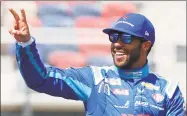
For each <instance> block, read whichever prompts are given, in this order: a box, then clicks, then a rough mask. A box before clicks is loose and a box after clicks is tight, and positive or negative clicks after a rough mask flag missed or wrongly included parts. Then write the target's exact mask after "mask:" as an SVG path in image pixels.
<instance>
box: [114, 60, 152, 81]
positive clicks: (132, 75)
mask: <svg viewBox="0 0 187 116" xmlns="http://www.w3.org/2000/svg"><path fill="white" fill-rule="evenodd" d="M114 70H115V72H116V73H117V74H118V75H119V76H120V77H121V78H124V79H142V78H144V77H146V76H147V75H148V74H149V66H148V63H146V64H145V65H144V66H143V67H141V68H136V69H129V70H125V69H121V68H118V67H116V66H114Z"/></svg>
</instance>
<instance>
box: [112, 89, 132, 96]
mask: <svg viewBox="0 0 187 116" xmlns="http://www.w3.org/2000/svg"><path fill="white" fill-rule="evenodd" d="M112 92H113V94H116V95H129V90H128V89H113V90H112Z"/></svg>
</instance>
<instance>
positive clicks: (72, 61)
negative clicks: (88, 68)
mask: <svg viewBox="0 0 187 116" xmlns="http://www.w3.org/2000/svg"><path fill="white" fill-rule="evenodd" d="M48 62H49V64H51V65H53V66H56V67H58V68H67V67H82V66H85V65H86V59H85V57H84V56H82V55H81V54H79V53H76V52H70V51H68V52H65V51H54V52H52V53H50V54H49V57H48Z"/></svg>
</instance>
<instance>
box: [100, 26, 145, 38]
mask: <svg viewBox="0 0 187 116" xmlns="http://www.w3.org/2000/svg"><path fill="white" fill-rule="evenodd" d="M111 31H119V32H123V33H127V34H130V35H134V36H136V37H142V36H141V35H138V34H136V33H134V32H131V31H129V30H126V29H121V28H106V29H103V32H104V33H105V34H109V33H110V32H111Z"/></svg>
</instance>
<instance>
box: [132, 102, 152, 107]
mask: <svg viewBox="0 0 187 116" xmlns="http://www.w3.org/2000/svg"><path fill="white" fill-rule="evenodd" d="M134 105H135V106H145V107H147V106H148V105H149V104H148V102H143V101H136V102H135V104H134Z"/></svg>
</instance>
